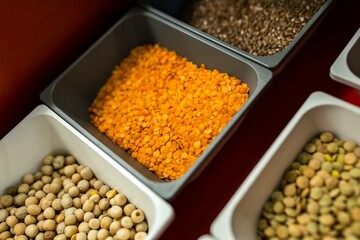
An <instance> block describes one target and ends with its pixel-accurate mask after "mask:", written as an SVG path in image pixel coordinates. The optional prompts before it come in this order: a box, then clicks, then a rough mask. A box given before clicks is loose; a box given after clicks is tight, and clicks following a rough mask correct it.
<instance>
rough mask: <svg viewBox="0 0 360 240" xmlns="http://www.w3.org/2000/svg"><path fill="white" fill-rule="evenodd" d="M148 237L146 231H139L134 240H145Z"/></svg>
mask: <svg viewBox="0 0 360 240" xmlns="http://www.w3.org/2000/svg"><path fill="white" fill-rule="evenodd" d="M146 237H147V233H146V232H137V233H136V234H135V236H134V240H145V239H146Z"/></svg>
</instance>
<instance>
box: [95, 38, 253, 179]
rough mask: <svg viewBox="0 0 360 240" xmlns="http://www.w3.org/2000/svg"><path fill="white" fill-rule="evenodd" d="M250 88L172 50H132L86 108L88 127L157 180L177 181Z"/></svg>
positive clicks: (145, 47) (154, 46) (151, 46)
mask: <svg viewBox="0 0 360 240" xmlns="http://www.w3.org/2000/svg"><path fill="white" fill-rule="evenodd" d="M248 92H249V88H248V86H247V84H246V83H243V82H242V81H241V80H239V79H237V78H235V77H233V76H229V75H228V74H226V73H222V72H220V71H218V70H208V69H206V67H205V65H203V64H202V65H201V66H200V67H198V66H197V65H195V64H193V63H192V62H190V61H188V60H187V59H186V58H184V57H181V56H178V55H177V54H176V53H175V52H174V51H170V50H168V49H166V48H163V47H161V46H159V45H158V44H147V45H142V46H138V47H136V48H134V49H132V50H131V52H130V54H129V56H128V57H127V58H125V59H124V60H123V61H122V62H121V63H120V64H119V65H118V66H117V67H116V68H115V69H114V71H113V72H112V75H111V76H110V77H109V79H108V80H107V82H106V83H105V84H104V86H103V87H102V88H101V89H100V90H99V92H98V94H97V96H96V98H95V99H94V101H93V103H92V105H91V106H90V107H89V114H90V119H91V122H92V123H93V124H94V126H96V127H97V128H98V129H99V130H100V131H101V132H103V133H104V134H106V135H107V136H108V137H109V138H110V139H111V140H112V141H114V142H115V143H116V144H118V145H119V146H120V147H121V148H122V149H124V150H125V151H128V152H129V153H130V154H131V155H132V157H134V158H135V159H137V160H138V161H139V162H140V163H141V164H143V165H144V166H145V167H147V168H148V169H149V170H151V171H153V172H154V173H155V174H156V175H157V176H159V177H160V178H162V179H164V180H166V181H171V180H176V179H178V178H179V177H181V176H182V175H183V174H184V173H185V171H186V170H187V169H188V168H189V167H190V166H191V165H192V164H193V163H194V162H195V160H196V159H197V158H198V156H199V155H200V154H201V153H202V152H203V151H204V150H205V149H206V148H207V147H208V145H209V144H210V143H211V142H212V141H213V139H214V138H215V137H216V136H217V135H218V134H219V133H220V132H221V130H222V129H223V128H224V127H225V125H226V124H227V123H228V122H229V121H230V119H231V118H232V117H233V116H234V114H235V113H236V112H237V111H238V110H239V109H240V108H241V107H242V106H243V104H244V103H245V102H246V101H247V99H248V97H249V95H248Z"/></svg>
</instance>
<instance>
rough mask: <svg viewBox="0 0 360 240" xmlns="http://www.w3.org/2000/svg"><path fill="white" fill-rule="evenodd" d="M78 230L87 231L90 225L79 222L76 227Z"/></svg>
mask: <svg viewBox="0 0 360 240" xmlns="http://www.w3.org/2000/svg"><path fill="white" fill-rule="evenodd" d="M78 230H79V232H83V233H88V232H89V231H90V226H89V223H88V222H81V223H80V224H79V227H78Z"/></svg>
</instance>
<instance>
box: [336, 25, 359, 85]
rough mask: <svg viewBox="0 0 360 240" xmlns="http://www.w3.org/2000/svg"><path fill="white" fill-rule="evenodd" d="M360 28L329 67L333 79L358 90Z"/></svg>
mask: <svg viewBox="0 0 360 240" xmlns="http://www.w3.org/2000/svg"><path fill="white" fill-rule="evenodd" d="M359 59H360V28H359V29H358V30H357V32H356V33H355V34H354V36H353V37H352V38H351V40H350V41H349V43H348V44H347V45H346V47H345V48H344V50H343V51H342V52H341V53H340V55H339V56H338V58H337V59H336V60H335V62H334V63H333V64H332V65H331V68H330V77H331V78H332V79H334V80H335V81H338V82H341V83H343V84H346V85H348V86H350V87H353V88H355V89H357V90H360V61H359Z"/></svg>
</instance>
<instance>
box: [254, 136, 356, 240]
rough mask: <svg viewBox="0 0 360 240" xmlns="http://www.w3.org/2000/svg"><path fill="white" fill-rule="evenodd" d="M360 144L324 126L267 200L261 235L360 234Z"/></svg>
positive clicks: (331, 237) (351, 238)
mask: <svg viewBox="0 0 360 240" xmlns="http://www.w3.org/2000/svg"><path fill="white" fill-rule="evenodd" d="M359 159H360V146H359V145H358V144H357V143H356V142H355V141H353V140H341V139H338V138H337V137H335V136H334V134H333V133H331V132H323V133H321V134H319V135H318V136H317V137H315V138H314V139H313V140H312V141H310V142H309V143H307V144H306V145H305V147H304V149H303V151H302V152H301V153H299V154H298V156H297V158H296V160H295V161H294V162H293V163H292V164H291V166H290V168H289V169H288V170H287V171H286V172H285V174H284V176H283V178H282V180H281V183H280V186H279V188H277V189H276V190H275V191H274V192H272V194H271V196H270V198H269V199H268V200H267V201H266V203H265V204H264V206H263V209H262V213H261V217H260V219H259V222H258V227H257V232H258V239H274V240H275V239H290V240H291V239H304V240H314V239H323V240H335V239H346V240H356V239H360V160H359Z"/></svg>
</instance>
